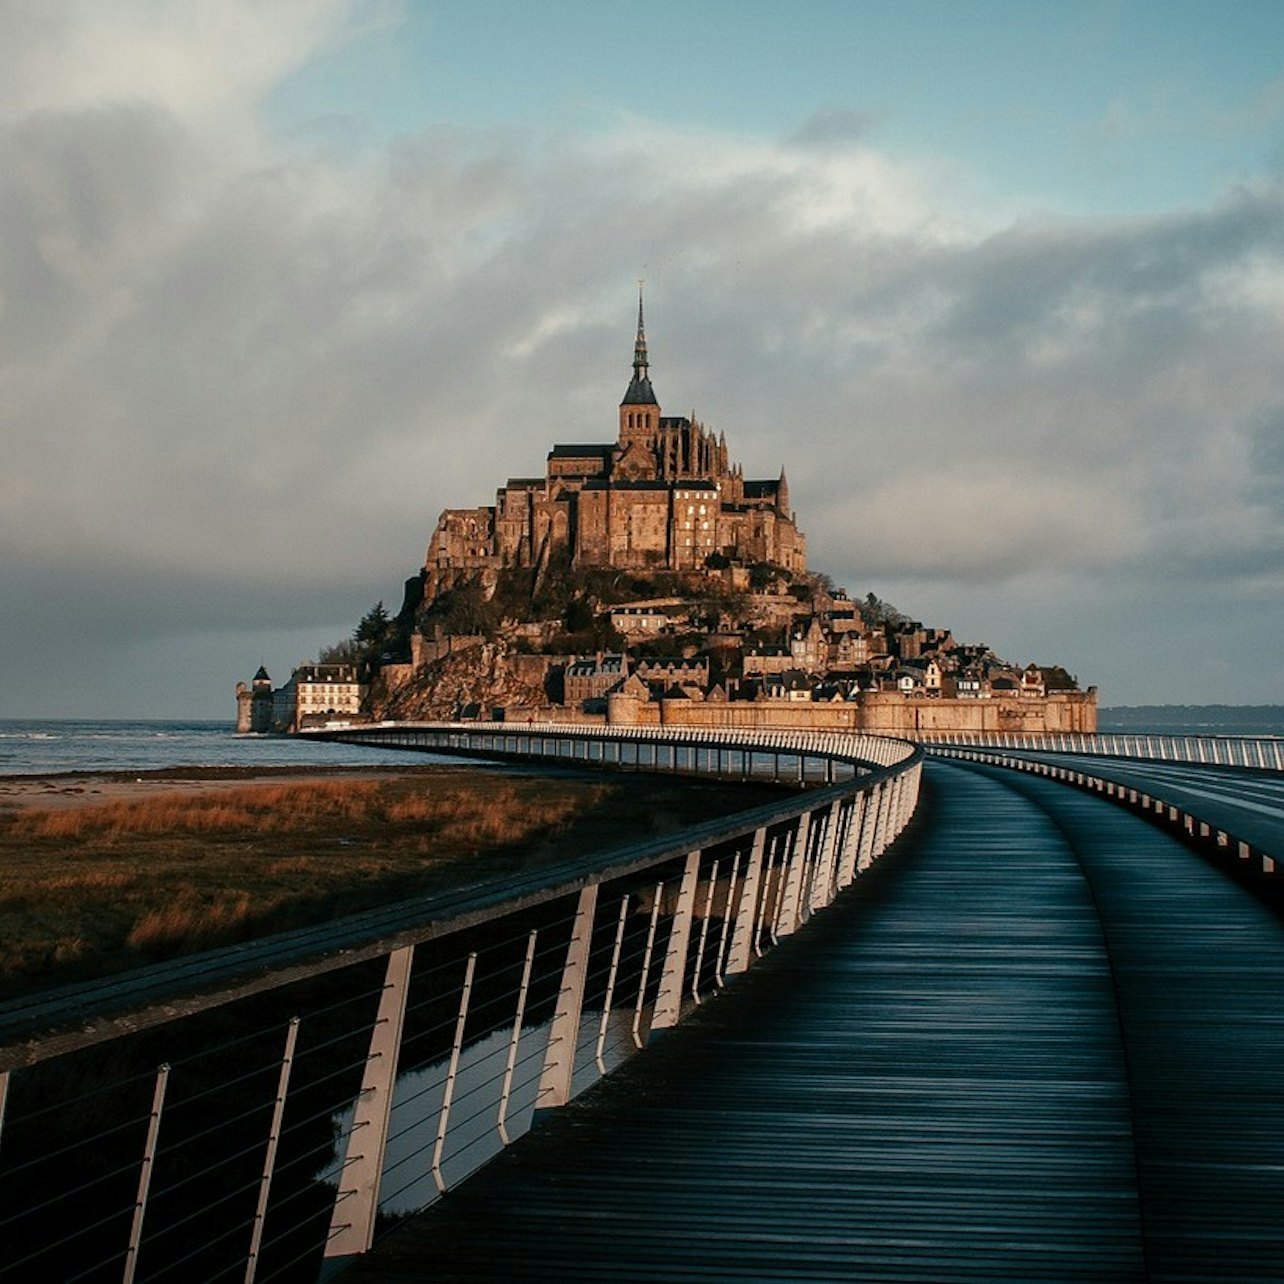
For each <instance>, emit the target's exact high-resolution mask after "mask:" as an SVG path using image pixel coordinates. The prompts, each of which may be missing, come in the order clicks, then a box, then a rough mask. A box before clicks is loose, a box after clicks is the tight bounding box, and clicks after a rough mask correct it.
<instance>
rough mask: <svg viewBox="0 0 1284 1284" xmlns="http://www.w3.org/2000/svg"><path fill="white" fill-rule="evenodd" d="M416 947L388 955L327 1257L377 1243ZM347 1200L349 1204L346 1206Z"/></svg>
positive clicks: (335, 1205)
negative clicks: (385, 1159)
mask: <svg viewBox="0 0 1284 1284" xmlns="http://www.w3.org/2000/svg"><path fill="white" fill-rule="evenodd" d="M414 956H415V947H414V946H413V945H406V946H403V947H402V948H401V949H399V950H393V951H392V953H391V954H389V955H388V971H387V974H386V976H385V979H384V983H383V993H382V994H381V995H380V996H379V1012H378V1015H377V1016H376V1017H375V1023H374V1029H373V1030H372V1031H371V1033H370V1052H369V1055H368V1056H367V1057H366V1068H365V1074H364V1075H363V1077H362V1080H361V1091H360V1093H359V1094H358V1095H357V1101H356V1106H355V1108H354V1110H353V1116H352V1130H351V1132H349V1133H348V1147H347V1153H346V1155H345V1157H344V1161H343V1167H342V1168H341V1169H340V1170H339V1179H338V1182H337V1186H338V1191H337V1193H336V1195H335V1201H334V1212H333V1214H332V1215H331V1219H330V1235H329V1238H328V1239H327V1240H326V1245H325V1255H326V1257H350V1256H352V1255H353V1254H354V1253H365V1252H368V1251H369V1248H370V1245H371V1244H372V1243H373V1242H374V1227H375V1215H376V1213H377V1212H378V1210H379V1183H380V1181H381V1179H382V1177H383V1156H384V1151H385V1150H386V1149H387V1146H388V1115H389V1112H390V1111H391V1109H392V1090H393V1087H394V1085H395V1084H396V1081H397V1059H398V1057H399V1056H400V1054H401V1027H402V1024H403V1022H404V1021H405V1017H406V996H407V994H408V993H409V990H410V968H411V964H412V963H413V962H414ZM345 1204H346V1205H347V1207H345Z"/></svg>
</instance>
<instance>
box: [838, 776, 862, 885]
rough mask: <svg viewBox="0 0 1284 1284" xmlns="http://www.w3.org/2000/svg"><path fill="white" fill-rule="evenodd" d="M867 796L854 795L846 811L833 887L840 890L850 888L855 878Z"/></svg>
mask: <svg viewBox="0 0 1284 1284" xmlns="http://www.w3.org/2000/svg"><path fill="white" fill-rule="evenodd" d="M868 797H869V795H868V794H865V793H860V794H856V795H855V796H854V797H853V798H852V801H851V806H850V807H849V808H848V809H847V828H846V830H845V832H844V833H843V845H842V850H841V854H840V855H839V858H838V874H837V877H836V879H835V887H836V888H837V889H838V890H840V891H841V890H842V888H844V887H849V886H851V883H852V881H853V880H854V879H855V877H856V861H857V859H858V858H859V856H860V831H861V822H862V821H863V820H864V819H865V803H866V800H867V799H868Z"/></svg>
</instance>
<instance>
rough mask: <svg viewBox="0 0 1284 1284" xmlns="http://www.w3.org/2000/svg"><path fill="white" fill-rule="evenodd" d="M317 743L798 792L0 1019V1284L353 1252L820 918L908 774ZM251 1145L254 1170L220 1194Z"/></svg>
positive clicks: (644, 735) (833, 763)
mask: <svg viewBox="0 0 1284 1284" xmlns="http://www.w3.org/2000/svg"><path fill="white" fill-rule="evenodd" d="M312 734H317V733H312ZM320 734H321V738H326V739H344V740H348V741H353V740H356V741H359V742H362V743H385V742H389V741H392V740H396V741H397V742H398V743H399V744H400V745H401V746H402V747H406V748H414V749H420V750H425V749H426V750H430V751H434V752H445V753H451V754H460V753H463V754H467V755H472V756H478V757H498V758H507V759H525V760H529V761H537V762H558V763H561V764H563V765H575V766H577V767H584V766H589V767H593V768H606V769H612V770H617V769H618V770H642V771H650V770H660V771H663V772H665V773H669V772H677V773H678V774H683V775H703V776H714V777H720V778H726V777H734V778H745V779H753V780H777V781H780V782H782V783H787V784H791V785H796V786H801V788H800V790H799V791H797V792H792V793H790V794H789V795H788V796H785V797H782V798H780V799H779V800H776V801H772V802H770V803H767V804H765V805H761V806H755V807H753V808H752V809H749V810H746V811H744V812H741V813H738V814H735V815H732V816H726V817H721V818H718V819H715V820H711V821H708V822H705V823H703V824H700V825H695V826H691V827H689V828H687V829H684V830H682V831H681V832H679V833H676V834H671V835H667V836H665V837H664V838H661V839H655V840H649V841H645V842H641V843H635V844H632V845H629V846H625V847H621V848H616V849H613V850H611V851H609V852H602V853H598V854H596V855H594V856H591V857H583V858H577V859H573V860H567V861H565V862H563V863H562V864H560V865H557V866H554V867H551V868H548V869H544V870H539V871H532V872H530V873H525V874H520V875H517V876H515V877H513V878H510V879H507V880H505V881H504V882H502V883H498V882H490V883H479V884H475V885H473V886H470V887H464V888H460V889H458V890H457V891H454V892H451V893H448V894H443V895H438V896H432V897H425V898H418V899H416V900H411V901H404V902H400V903H398V904H396V905H392V906H387V907H384V908H382V909H379V910H373V911H369V912H367V913H364V914H360V915H355V916H352V917H350V918H346V919H342V920H338V921H336V922H333V923H330V924H325V925H322V926H319V927H314V928H308V929H301V930H299V931H297V932H290V933H284V934H281V935H279V936H275V937H271V938H268V939H266V940H263V941H259V942H252V943H249V944H246V945H241V946H234V947H229V948H226V949H222V950H213V951H208V952H206V953H204V954H201V955H194V956H190V957H188V958H184V959H178V960H175V961H173V962H171V963H166V964H159V965H155V966H153V967H150V968H144V969H139V970H138V971H136V972H134V973H131V974H127V975H125V976H121V977H113V978H108V979H106V980H103V981H99V982H94V983H90V984H86V985H80V986H74V987H67V988H65V989H63V990H60V991H57V992H53V993H50V994H46V995H42V996H35V997H33V998H31V999H27V1000H22V1001H18V1002H14V1003H9V1004H5V1005H2V1006H0V1237H3V1238H4V1239H5V1242H6V1248H7V1250H8V1249H9V1248H10V1246H11V1245H12V1251H8V1252H7V1254H6V1257H5V1259H4V1260H3V1261H0V1280H4V1279H5V1278H6V1272H7V1271H13V1272H16V1273H18V1274H23V1275H24V1277H25V1275H27V1274H30V1273H31V1272H32V1271H37V1272H39V1273H42V1275H43V1277H44V1278H68V1279H70V1278H74V1277H75V1276H76V1274H77V1272H78V1271H80V1270H88V1271H90V1272H94V1273H96V1272H98V1271H99V1270H100V1268H101V1269H113V1265H112V1264H113V1263H114V1264H117V1265H118V1266H119V1268H120V1269H121V1270H122V1271H132V1270H133V1269H134V1266H135V1264H140V1265H139V1269H140V1270H142V1271H143V1273H144V1274H150V1273H156V1272H159V1271H165V1270H170V1269H177V1268H178V1264H179V1263H180V1262H181V1261H183V1260H184V1259H185V1258H186V1257H187V1256H190V1254H191V1253H193V1252H200V1253H202V1269H203V1270H205V1269H206V1268H207V1267H208V1268H209V1273H210V1274H211V1275H212V1274H214V1273H216V1272H215V1270H214V1267H215V1265H217V1264H218V1263H219V1262H221V1261H222V1260H223V1259H222V1258H220V1257H219V1255H220V1254H223V1255H224V1257H226V1258H227V1261H226V1263H224V1264H223V1265H220V1266H219V1269H220V1270H235V1271H236V1272H238V1273H243V1274H244V1276H245V1278H247V1279H252V1278H253V1276H254V1273H255V1271H257V1270H260V1269H261V1270H263V1271H264V1272H265V1273H271V1274H273V1275H275V1274H277V1273H279V1272H281V1271H284V1270H292V1269H294V1267H293V1266H292V1265H291V1263H292V1262H294V1261H295V1259H296V1258H297V1259H298V1260H302V1261H304V1262H306V1263H311V1264H314V1265H315V1266H316V1267H317V1268H319V1266H320V1262H321V1259H322V1257H323V1256H324V1257H339V1258H342V1257H345V1256H349V1255H351V1254H353V1253H359V1252H362V1251H364V1249H365V1248H366V1247H368V1246H369V1244H370V1242H371V1241H372V1239H373V1237H374V1236H375V1235H376V1234H377V1233H378V1228H379V1226H380V1224H381V1222H380V1218H381V1216H382V1215H383V1214H384V1213H386V1212H388V1211H401V1210H403V1209H405V1208H409V1207H417V1206H419V1205H421V1204H423V1203H426V1202H429V1201H430V1200H431V1199H433V1198H436V1196H437V1194H438V1193H439V1192H440V1191H442V1190H444V1189H446V1188H448V1187H449V1186H450V1185H452V1184H454V1183H456V1182H457V1181H459V1180H460V1179H461V1178H462V1177H463V1176H464V1175H466V1173H467V1172H469V1171H471V1170H472V1169H473V1168H475V1167H476V1166H477V1165H478V1164H480V1163H481V1162H484V1161H485V1159H486V1158H488V1157H489V1155H490V1154H491V1153H493V1152H494V1150H495V1149H496V1148H498V1147H501V1146H502V1145H505V1144H507V1143H508V1142H509V1141H510V1140H511V1139H513V1138H515V1137H517V1136H518V1135H520V1133H521V1132H522V1131H524V1130H525V1129H526V1128H527V1127H529V1126H530V1122H531V1120H532V1118H533V1117H534V1113H535V1111H536V1109H537V1108H538V1109H539V1110H545V1109H551V1108H554V1107H556V1106H558V1105H561V1104H563V1103H564V1102H565V1101H567V1100H569V1099H570V1097H571V1096H572V1095H573V1094H574V1092H577V1091H579V1090H580V1088H581V1087H582V1085H583V1083H584V1082H585V1080H586V1079H592V1078H595V1077H597V1075H598V1074H600V1073H601V1072H602V1071H604V1070H609V1069H610V1068H613V1066H614V1065H616V1064H618V1063H619V1061H620V1060H621V1059H622V1058H624V1057H625V1056H626V1055H627V1054H628V1053H629V1052H631V1051H633V1050H634V1049H635V1048H636V1047H638V1046H641V1045H644V1044H645V1043H646V1042H647V1041H648V1040H649V1039H650V1038H651V1037H653V1035H655V1034H658V1033H659V1032H661V1031H662V1030H664V1029H666V1028H668V1027H669V1026H671V1025H673V1024H675V1023H676V1022H677V1021H679V1020H680V1019H681V1018H682V1017H683V1015H684V1014H685V1013H686V1012H687V1011H689V1010H690V1009H691V1008H692V1007H693V1006H694V1005H696V1004H698V1003H703V1002H707V1001H708V1000H709V998H711V997H712V996H713V995H714V994H715V993H716V992H717V991H718V990H719V989H720V988H722V987H723V986H725V985H727V984H729V983H731V981H732V980H733V979H734V978H735V976H737V975H738V974H740V973H742V972H744V971H746V970H747V969H748V968H749V967H750V966H751V965H752V963H753V961H754V960H755V959H756V958H757V957H758V956H759V955H760V954H762V953H765V952H766V951H767V950H768V949H770V948H771V947H772V946H773V945H774V944H775V943H776V942H777V941H779V940H781V939H784V938H785V937H787V936H789V935H790V934H791V933H792V932H794V931H795V930H797V929H799V928H800V927H802V926H803V925H804V924H805V923H806V922H807V920H808V919H809V918H810V917H811V915H812V914H814V913H816V912H819V911H820V910H822V909H823V908H824V907H825V906H826V905H828V904H829V902H830V901H831V900H832V899H833V897H834V895H836V894H837V892H838V891H839V890H841V889H842V888H843V887H845V886H847V885H848V884H849V883H851V882H852V881H853V880H854V879H855V878H857V877H858V876H859V874H860V872H861V871H862V870H864V869H865V868H867V867H868V866H869V865H870V864H871V863H872V862H873V861H874V860H875V859H877V857H878V856H879V855H880V854H881V853H882V852H883V851H884V850H885V849H886V847H887V846H888V844H889V843H890V842H891V841H892V840H893V839H894V838H895V836H896V835H897V834H898V833H899V832H900V830H901V829H902V828H903V827H904V825H905V824H906V823H907V822H908V819H909V817H910V815H911V814H912V812H913V809H914V806H915V803H916V800H917V794H918V782H919V775H920V772H921V764H922V757H923V751H922V750H921V749H920V748H917V747H915V746H913V745H909V744H906V743H904V742H894V741H887V740H883V739H880V738H877V737H869V736H858V735H847V734H841V733H834V734H826V735H807V734H806V733H797V732H784V733H772V734H763V733H757V734H754V735H745V734H743V733H740V732H727V733H722V732H710V731H706V730H703V729H701V730H698V731H692V730H682V729H674V728H661V729H653V728H640V729H621V728H601V729H599V728H585V727H583V726H580V727H568V726H561V725H552V726H549V725H536V724H528V725H524V726H521V727H513V726H511V725H505V724H492V725H486V724H481V725H478V724H465V725H461V724H409V725H407V724H401V725H398V726H395V727H389V726H378V727H371V728H369V729H363V730H361V731H357V730H356V729H352V728H344V729H339V728H333V729H328V730H327V731H326V732H323V733H320ZM536 742H538V743H536ZM523 960H524V961H523ZM285 1016H289V1017H290V1018H291V1020H290V1021H289V1022H288V1023H287V1022H286V1021H285V1019H284V1018H285ZM180 1018H181V1020H180ZM296 1045H297V1046H296ZM104 1051H109V1053H110V1055H106V1056H104V1055H103V1052H104ZM86 1056H88V1057H89V1058H90V1059H89V1060H87V1059H86ZM158 1061H159V1062H162V1063H163V1073H162V1074H161V1075H160V1077H157V1073H156V1072H155V1070H154V1067H155V1066H156V1064H157V1062H158ZM399 1066H400V1067H401V1069H402V1070H403V1072H405V1073H403V1074H401V1075H399V1074H398V1068H399ZM149 1067H151V1068H152V1069H151V1071H150V1072H149ZM6 1097H7V1105H6ZM273 1101H275V1105H272V1103H273ZM198 1103H199V1104H198ZM496 1111H498V1115H497V1116H496V1114H495V1112H496ZM487 1117H491V1118H492V1125H491V1126H489V1127H485V1128H481V1131H480V1133H479V1126H480V1125H479V1124H478V1123H477V1121H478V1120H484V1119H485V1118H487ZM260 1119H261V1120H262V1125H261V1126H262V1127H263V1128H264V1129H268V1128H269V1125H270V1137H269V1133H268V1132H264V1133H262V1134H259V1133H256V1132H255V1128H256V1127H258V1126H259V1125H258V1124H257V1123H256V1122H255V1121H256V1120H260ZM216 1121H217V1124H218V1126H213V1127H212V1126H211V1124H212V1123H214V1122H216ZM273 1121H275V1122H273ZM496 1125H497V1127H496ZM336 1127H337V1129H338V1132H339V1134H340V1141H339V1143H338V1147H337V1149H336V1143H335V1140H334V1138H335V1129H336ZM424 1129H427V1130H428V1131H427V1134H426V1135H425V1136H424V1137H423V1139H422V1140H421V1139H420V1135H421V1133H423V1130H424ZM140 1130H141V1131H140ZM144 1134H145V1135H144ZM131 1138H133V1139H134V1140H131ZM407 1139H409V1140H407ZM412 1141H413V1145H411V1144H410V1143H411V1142H412ZM122 1145H123V1146H124V1148H123V1150H122V1148H121V1147H122ZM407 1145H409V1146H410V1153H409V1154H404V1153H402V1148H404V1147H405V1146H407ZM264 1147H266V1150H264V1149H263V1148H264ZM345 1151H346V1153H345ZM140 1153H141V1154H144V1155H145V1160H144V1166H145V1170H146V1174H147V1182H146V1183H140V1182H139V1180H138V1171H139V1170H138V1167H137V1165H138V1159H137V1156H138V1155H139V1154H140ZM255 1155H261V1156H264V1158H263V1163H262V1168H261V1171H259V1172H257V1173H255V1172H247V1173H246V1174H245V1180H244V1182H243V1183H241V1184H237V1183H238V1181H239V1180H240V1179H239V1178H238V1179H237V1180H235V1181H234V1180H233V1177H232V1174H233V1173H234V1172H236V1171H239V1170H240V1168H244V1167H245V1166H246V1165H247V1163H249V1162H250V1160H249V1158H247V1156H248V1157H251V1158H252V1157H253V1156H255ZM68 1168H73V1169H76V1170H78V1171H83V1173H84V1176H83V1179H81V1178H76V1179H74V1180H67V1170H68ZM385 1173H395V1177H394V1178H393V1179H392V1181H391V1183H390V1184H389V1185H388V1187H387V1188H386V1189H385V1188H384V1184H383V1176H384V1174H385ZM113 1174H114V1175H113ZM318 1174H320V1176H318ZM318 1181H321V1182H322V1183H323V1185H329V1186H330V1187H332V1190H331V1192H330V1195H329V1210H328V1211H327V1209H326V1207H325V1204H324V1203H322V1204H320V1205H318V1196H317V1191H318V1186H317V1182H318ZM239 1191H243V1192H244V1193H243V1194H238V1193H237V1192H239ZM113 1208H116V1209H118V1210H119V1211H118V1212H115V1213H113V1212H103V1211H102V1210H104V1209H108V1210H110V1209H113ZM144 1210H145V1211H146V1214H147V1215H146V1218H145V1219H144V1217H143V1212H144ZM309 1210H311V1211H309ZM122 1219H123V1221H122ZM318 1219H320V1220H318ZM179 1225H181V1226H183V1228H184V1229H183V1234H182V1236H181V1239H182V1241H183V1242H182V1244H181V1245H180V1244H178V1243H177V1242H176V1241H177V1239H178V1238H180V1237H178V1236H171V1235H170V1234H169V1232H170V1229H171V1228H172V1227H177V1226H179ZM131 1226H132V1230H131ZM195 1228H199V1229H200V1232H201V1234H200V1235H195ZM202 1244H205V1245H207V1246H208V1247H207V1249H202V1248H201V1247H200V1245H202ZM207 1252H208V1254H210V1256H209V1257H208V1259H207V1258H206V1256H205V1254H206V1253H207ZM228 1255H230V1256H228ZM104 1263H105V1264H106V1265H104ZM308 1269H309V1270H311V1269H312V1267H311V1266H309V1268H308Z"/></svg>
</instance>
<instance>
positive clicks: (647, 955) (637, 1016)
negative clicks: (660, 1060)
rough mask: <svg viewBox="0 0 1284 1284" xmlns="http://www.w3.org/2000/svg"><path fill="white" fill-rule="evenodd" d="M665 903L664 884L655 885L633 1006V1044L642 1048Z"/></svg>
mask: <svg viewBox="0 0 1284 1284" xmlns="http://www.w3.org/2000/svg"><path fill="white" fill-rule="evenodd" d="M663 903H664V883H663V882H659V883H656V885H655V899H654V900H653V901H652V902H651V921H650V922H649V923H648V924H647V929H646V947H645V948H644V949H643V951H642V975H641V976H640V977H639V978H638V994H637V999H636V1001H635V1002H634V1005H633V1042H634V1044H635V1046H637V1047H639V1048H640V1047H642V1009H643V1008H644V1007H645V1006H646V987H647V982H648V981H650V979H651V954H652V952H653V951H654V950H655V933H656V928H657V926H658V925H659V922H660V906H661V905H662V904H663Z"/></svg>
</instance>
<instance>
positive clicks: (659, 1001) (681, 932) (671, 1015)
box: [647, 851, 700, 1039]
mask: <svg viewBox="0 0 1284 1284" xmlns="http://www.w3.org/2000/svg"><path fill="white" fill-rule="evenodd" d="M699 876H700V853H699V852H698V851H694V852H692V853H691V854H690V855H689V856H688V857H687V863H686V865H685V866H684V868H683V870H682V883H681V885H680V886H679V888H678V904H677V908H676V909H675V910H674V911H673V923H672V925H671V926H670V928H669V945H668V948H667V949H666V950H665V952H664V968H663V970H662V971H661V973H660V992H659V993H658V994H657V995H656V996H655V1011H654V1012H653V1013H652V1014H651V1029H650V1032H649V1033H648V1035H647V1038H648V1039H651V1038H653V1037H654V1035H655V1032H656V1031H657V1030H668V1029H671V1028H672V1027H673V1026H675V1025H677V1023H678V1017H679V1016H680V1015H681V1013H682V978H683V977H684V976H685V975H686V969H687V951H688V949H689V948H690V945H691V920H692V918H693V917H694V914H695V894H696V882H697V880H698V879H699Z"/></svg>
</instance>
